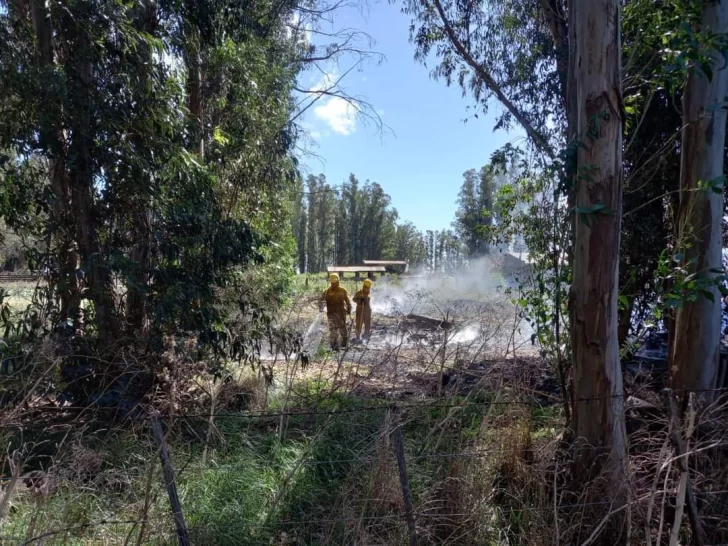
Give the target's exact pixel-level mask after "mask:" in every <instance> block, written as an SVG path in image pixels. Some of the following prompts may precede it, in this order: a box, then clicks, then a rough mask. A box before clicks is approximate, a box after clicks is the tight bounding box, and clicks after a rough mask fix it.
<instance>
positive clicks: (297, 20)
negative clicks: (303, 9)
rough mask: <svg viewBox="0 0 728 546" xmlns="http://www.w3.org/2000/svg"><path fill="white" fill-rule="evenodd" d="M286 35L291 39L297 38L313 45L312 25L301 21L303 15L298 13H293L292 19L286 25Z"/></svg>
mask: <svg viewBox="0 0 728 546" xmlns="http://www.w3.org/2000/svg"><path fill="white" fill-rule="evenodd" d="M286 35H287V36H288V37H289V38H293V37H294V36H295V38H296V40H300V41H303V42H304V43H307V44H310V43H311V23H310V22H308V21H306V22H303V21H301V14H300V12H298V11H295V12H293V15H292V17H291V18H290V20H289V21H288V25H286Z"/></svg>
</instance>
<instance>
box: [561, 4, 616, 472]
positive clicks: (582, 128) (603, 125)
mask: <svg viewBox="0 0 728 546" xmlns="http://www.w3.org/2000/svg"><path fill="white" fill-rule="evenodd" d="M573 7H574V12H573V13H571V14H570V23H573V25H574V26H573V27H572V28H573V29H574V32H575V34H576V41H575V44H574V47H575V49H574V55H575V57H574V66H575V70H576V87H577V99H576V102H577V106H578V113H577V120H578V121H577V127H578V134H577V138H578V139H579V140H580V144H581V145H580V146H579V151H578V157H577V176H576V181H577V192H576V210H575V215H576V217H577V218H576V223H575V227H576V234H575V248H574V279H573V283H572V287H571V305H572V311H573V324H572V351H573V358H574V403H573V408H574V412H573V413H574V415H573V432H574V434H575V438H576V440H577V450H576V463H577V468H578V469H579V471H580V472H581V473H582V474H581V475H582V476H583V477H585V478H586V477H587V475H593V474H594V473H601V472H606V473H607V474H608V475H611V476H612V477H613V478H614V479H615V480H614V481H613V482H612V483H613V484H614V485H616V484H617V483H618V480H619V478H621V469H622V465H623V463H624V459H625V458H626V433H625V427H624V416H623V413H622V408H623V400H622V397H621V396H622V372H621V367H620V360H619V341H618V335H617V315H618V313H617V293H618V281H619V276H618V267H619V236H620V220H621V213H622V96H621V89H622V80H621V41H620V12H619V10H620V7H619V2H618V0H608V1H604V2H573ZM588 446H591V447H590V448H589V447H588ZM597 454H599V457H597ZM618 473H619V476H618V475H617V474H618Z"/></svg>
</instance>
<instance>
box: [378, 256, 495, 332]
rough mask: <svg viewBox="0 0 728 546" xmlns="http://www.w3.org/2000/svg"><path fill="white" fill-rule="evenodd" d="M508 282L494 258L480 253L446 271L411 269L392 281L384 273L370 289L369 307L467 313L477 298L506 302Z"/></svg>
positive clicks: (441, 315) (431, 313)
mask: <svg viewBox="0 0 728 546" xmlns="http://www.w3.org/2000/svg"><path fill="white" fill-rule="evenodd" d="M508 286H509V285H508V281H507V279H506V278H505V277H504V275H503V274H502V268H501V266H500V265H499V264H498V262H497V260H495V259H493V258H490V257H484V258H479V259H477V260H473V261H471V262H470V263H469V264H467V265H466V266H464V267H462V268H460V269H458V270H456V271H453V272H451V273H447V274H446V273H415V274H414V275H412V276H405V277H402V278H401V279H398V280H393V281H390V280H389V279H388V278H386V277H384V278H382V279H380V280H379V281H378V282H377V283H375V285H374V288H373V289H372V311H373V312H375V313H381V314H385V315H392V314H397V313H404V314H409V313H417V314H423V315H428V316H432V317H433V318H443V319H444V318H445V317H446V316H450V317H453V316H457V315H460V314H463V313H467V307H469V306H472V305H473V304H476V303H477V302H493V301H495V300H502V301H503V302H504V303H507V301H508V299H509V298H508V296H507V295H506V291H507V288H508Z"/></svg>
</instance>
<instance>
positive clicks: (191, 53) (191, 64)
mask: <svg viewBox="0 0 728 546" xmlns="http://www.w3.org/2000/svg"><path fill="white" fill-rule="evenodd" d="M189 39H190V43H189V44H187V51H186V52H185V62H186V64H187V101H188V104H187V107H188V109H189V111H190V116H191V117H192V124H193V129H192V134H193V135H194V138H195V145H196V148H197V150H196V151H197V152H198V153H199V154H200V157H201V158H204V157H205V131H204V96H203V75H202V57H201V54H200V49H201V44H200V31H199V30H198V29H197V28H194V29H192V30H191V31H190V33H189Z"/></svg>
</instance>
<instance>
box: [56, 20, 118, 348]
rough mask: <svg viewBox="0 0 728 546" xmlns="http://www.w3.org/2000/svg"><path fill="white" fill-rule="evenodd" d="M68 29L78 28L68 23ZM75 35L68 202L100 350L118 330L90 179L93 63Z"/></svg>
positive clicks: (80, 34) (82, 38)
mask: <svg viewBox="0 0 728 546" xmlns="http://www.w3.org/2000/svg"><path fill="white" fill-rule="evenodd" d="M68 27H69V28H74V27H78V23H77V22H75V21H74V22H69V23H68ZM77 32H78V34H77V35H76V36H75V45H74V49H73V51H72V56H73V62H72V64H71V67H70V71H71V73H70V74H69V76H70V78H69V79H70V81H71V86H70V88H71V92H72V93H74V99H75V100H74V103H75V109H76V112H75V116H74V118H73V120H74V123H73V126H72V131H71V135H72V136H71V140H72V144H71V148H70V154H71V156H72V157H73V167H72V169H71V173H70V182H71V200H72V205H73V215H74V218H75V222H76V241H77V243H78V248H79V253H80V255H81V263H82V267H83V269H84V273H85V278H86V283H87V284H88V290H89V296H90V299H91V301H92V302H93V304H94V312H95V315H96V327H97V329H98V334H99V341H100V343H101V345H102V348H103V349H107V348H108V347H110V346H111V345H112V343H113V341H114V340H115V339H116V337H117V335H118V332H119V329H118V324H117V320H116V310H115V306H114V295H113V288H112V285H111V273H110V271H109V266H108V263H107V261H106V256H105V255H104V253H103V252H102V251H101V244H100V240H99V233H98V215H97V211H96V207H95V205H94V179H93V166H92V156H91V154H92V152H91V147H92V144H93V124H92V118H91V104H90V102H91V93H90V90H91V86H92V85H93V64H92V62H91V60H90V54H91V52H90V51H89V49H90V45H89V43H88V37H87V36H86V35H85V34H84V32H85V31H84V30H83V29H79V30H78V31H77Z"/></svg>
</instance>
